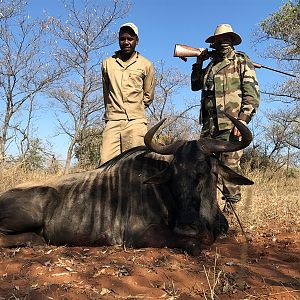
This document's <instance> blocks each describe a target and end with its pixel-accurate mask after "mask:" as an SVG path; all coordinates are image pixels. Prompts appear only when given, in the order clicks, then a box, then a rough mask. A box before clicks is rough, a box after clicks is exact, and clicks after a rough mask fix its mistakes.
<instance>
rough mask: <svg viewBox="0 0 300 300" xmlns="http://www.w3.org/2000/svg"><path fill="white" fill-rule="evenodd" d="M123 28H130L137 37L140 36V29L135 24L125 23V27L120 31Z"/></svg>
mask: <svg viewBox="0 0 300 300" xmlns="http://www.w3.org/2000/svg"><path fill="white" fill-rule="evenodd" d="M123 27H129V28H131V29H132V30H133V32H134V33H135V34H136V36H137V37H138V36H139V30H138V28H137V26H136V25H135V24H133V23H125V24H123V25H121V26H120V30H121V28H123Z"/></svg>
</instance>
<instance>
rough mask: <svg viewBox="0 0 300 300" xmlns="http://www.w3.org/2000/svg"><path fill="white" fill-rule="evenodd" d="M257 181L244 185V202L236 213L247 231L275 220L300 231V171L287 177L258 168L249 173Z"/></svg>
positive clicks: (237, 207) (237, 206)
mask: <svg viewBox="0 0 300 300" xmlns="http://www.w3.org/2000/svg"><path fill="white" fill-rule="evenodd" d="M247 177H248V178H251V179H252V180H253V181H254V185H252V186H244V187H243V188H242V201H241V202H240V203H238V204H237V205H236V212H237V214H238V216H239V218H240V220H241V223H242V224H243V226H244V228H245V229H246V230H249V229H253V228H255V227H268V226H269V225H271V224H272V223H275V224H277V225H279V224H281V225H282V226H287V227H289V228H295V230H297V229H298V230H299V225H300V220H299V210H300V197H299V194H300V174H299V173H298V174H297V173H295V175H294V176H291V177H289V178H286V176H285V174H283V173H278V174H272V178H271V179H270V176H268V175H267V174H265V173H261V172H258V171H255V172H251V173H250V172H248V174H247Z"/></svg>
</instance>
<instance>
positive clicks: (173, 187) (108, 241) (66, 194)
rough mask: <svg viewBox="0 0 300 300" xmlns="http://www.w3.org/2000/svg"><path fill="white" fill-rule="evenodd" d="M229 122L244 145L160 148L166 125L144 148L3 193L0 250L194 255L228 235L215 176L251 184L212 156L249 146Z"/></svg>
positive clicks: (245, 134) (197, 143)
mask: <svg viewBox="0 0 300 300" xmlns="http://www.w3.org/2000/svg"><path fill="white" fill-rule="evenodd" d="M229 118H230V119H231V120H232V122H233V123H234V125H235V126H236V127H237V128H238V129H239V130H240V132H241V134H242V140H241V141H240V142H236V143H231V142H225V141H217V140H213V139H210V138H202V139H199V140H193V141H182V140H181V141H176V142H175V143H174V144H172V145H168V146H161V145H158V144H156V143H154V142H153V136H154V134H155V132H156V131H157V129H158V128H159V126H160V125H161V124H162V122H163V121H161V122H160V123H158V124H157V125H156V126H154V127H153V128H152V129H150V130H149V131H148V133H147V134H146V136H145V144H146V147H136V148H133V149H131V150H129V151H127V152H124V153H122V154H121V155H119V156H117V157H116V158H114V159H112V160H110V161H109V162H107V163H105V164H104V165H102V166H100V168H98V169H96V170H93V171H87V172H82V173H76V174H72V175H66V176H62V177H60V178H57V179H55V180H51V181H47V182H45V183H43V184H32V185H31V184H26V185H23V186H17V187H15V188H13V189H10V190H8V191H6V192H5V193H3V194H2V195H1V197H0V246H3V247H4V246H6V247H10V246H16V245H26V244H27V243H32V244H35V243H37V242H44V243H48V244H54V245H71V246H80V245H82V246H102V245H124V246H126V247H135V248H137V247H165V246H166V247H170V248H181V249H184V250H186V251H189V252H190V253H197V252H198V251H199V249H200V248H201V245H203V244H211V243H213V241H214V240H215V239H216V238H217V236H218V235H219V234H220V233H222V232H226V231H227V230H228V223H227V220H226V218H225V217H224V215H223V214H222V212H221V210H220V208H219V206H218V204H217V177H218V174H220V175H222V176H223V177H224V178H226V179H227V180H229V181H231V182H234V183H237V184H241V185H242V184H244V185H245V184H252V183H253V182H252V181H250V180H249V179H247V178H245V177H243V176H241V175H239V174H237V173H235V172H234V171H232V170H231V169H229V168H228V167H226V166H224V165H223V164H222V163H220V161H219V160H218V159H217V158H216V156H215V155H214V153H221V152H230V151H237V150H240V149H243V148H245V147H246V146H248V145H249V143H250V142H251V139H252V135H251V132H250V131H249V130H248V129H247V127H246V126H244V125H243V124H241V123H240V122H239V121H237V120H236V119H234V118H233V117H231V116H229Z"/></svg>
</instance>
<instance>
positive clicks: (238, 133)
mask: <svg viewBox="0 0 300 300" xmlns="http://www.w3.org/2000/svg"><path fill="white" fill-rule="evenodd" d="M239 121H240V122H241V123H243V124H244V125H246V126H247V123H246V122H245V121H243V120H239ZM233 135H234V136H236V137H238V138H239V137H241V136H242V135H241V133H240V131H239V130H238V129H237V128H236V127H233Z"/></svg>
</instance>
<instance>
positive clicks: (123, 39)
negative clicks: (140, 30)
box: [119, 29, 138, 56]
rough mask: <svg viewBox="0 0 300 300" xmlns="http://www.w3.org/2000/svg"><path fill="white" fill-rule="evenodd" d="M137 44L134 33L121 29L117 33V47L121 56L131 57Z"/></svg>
mask: <svg viewBox="0 0 300 300" xmlns="http://www.w3.org/2000/svg"><path fill="white" fill-rule="evenodd" d="M137 44H138V37H137V36H136V35H135V34H134V32H132V31H130V30H127V29H121V30H120V33H119V45H120V49H121V52H122V54H124V55H126V56H131V55H132V54H133V52H134V51H135V47H136V45H137Z"/></svg>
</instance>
